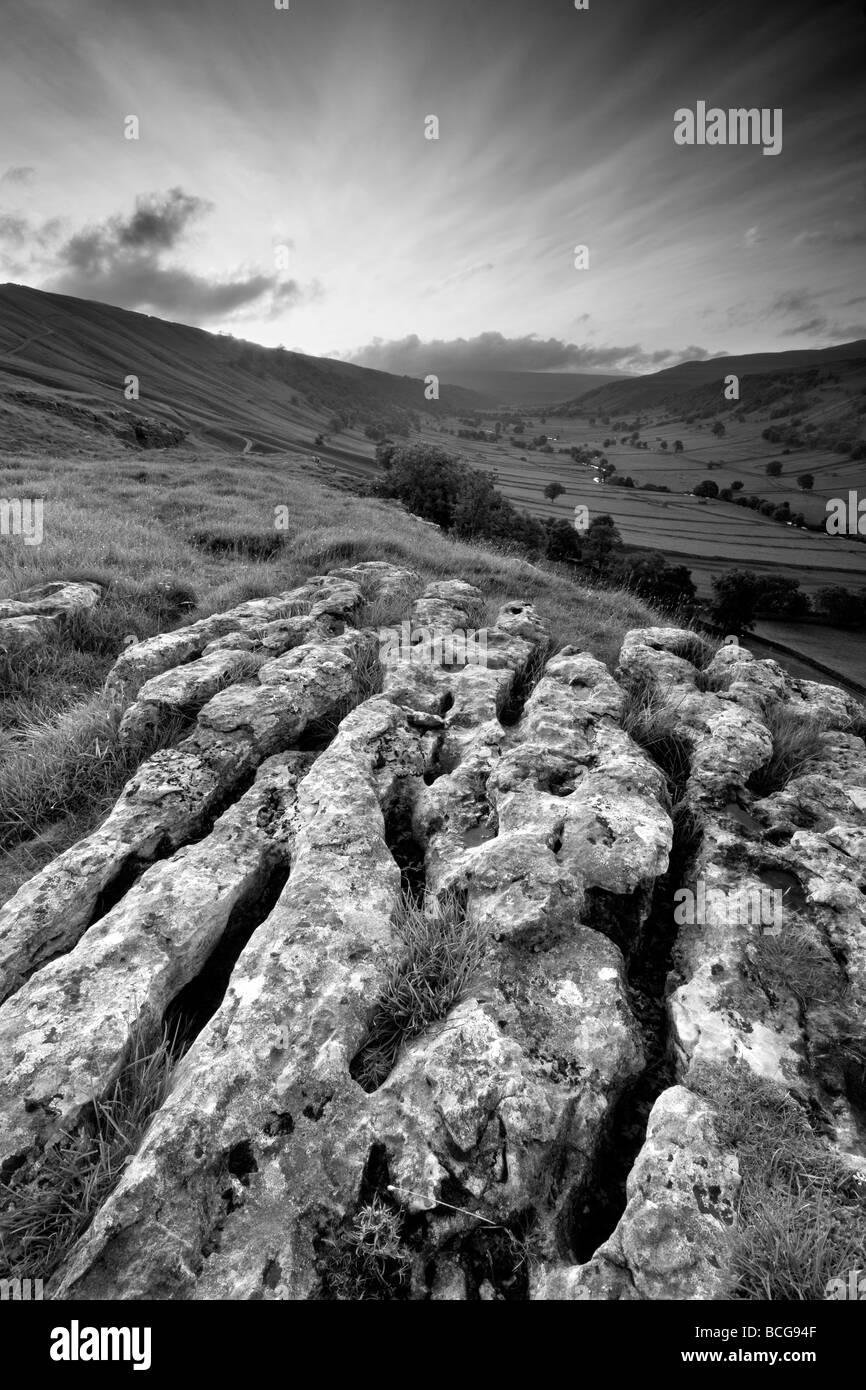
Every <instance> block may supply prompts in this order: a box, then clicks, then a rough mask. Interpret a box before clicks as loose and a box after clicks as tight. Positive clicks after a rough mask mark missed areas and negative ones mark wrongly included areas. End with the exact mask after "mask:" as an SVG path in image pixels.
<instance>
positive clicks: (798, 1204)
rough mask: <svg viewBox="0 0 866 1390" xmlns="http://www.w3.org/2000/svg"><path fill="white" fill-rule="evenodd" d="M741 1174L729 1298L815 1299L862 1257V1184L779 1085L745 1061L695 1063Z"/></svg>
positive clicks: (697, 1084) (865, 1205) (696, 1081)
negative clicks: (734, 1063) (833, 1280)
mask: <svg viewBox="0 0 866 1390" xmlns="http://www.w3.org/2000/svg"><path fill="white" fill-rule="evenodd" d="M691 1084H692V1085H693V1087H694V1089H696V1090H697V1091H698V1092H699V1093H701V1094H702V1095H704V1096H705V1097H706V1098H707V1099H708V1100H709V1101H710V1103H711V1104H712V1105H713V1106H714V1107H715V1109H716V1112H717V1118H716V1130H717V1133H718V1136H719V1139H720V1141H721V1142H722V1144H724V1145H725V1146H727V1147H731V1148H733V1149H734V1150H735V1151H736V1153H737V1158H738V1161H739V1166H740V1173H741V1175H742V1187H741V1190H740V1196H739V1204H738V1225H737V1237H736V1242H737V1243H736V1246H735V1251H734V1258H733V1276H734V1281H735V1282H734V1286H733V1288H732V1290H731V1293H730V1295H729V1296H730V1297H732V1298H737V1299H750V1300H751V1299H757V1300H772V1301H780V1302H800V1301H803V1300H807V1301H810V1302H813V1301H820V1300H823V1299H825V1298H826V1297H827V1286H828V1283H829V1281H830V1280H831V1279H835V1278H837V1277H839V1276H840V1275H843V1276H844V1275H845V1274H846V1273H847V1271H849V1270H851V1269H857V1268H859V1267H860V1266H861V1265H862V1260H863V1251H864V1249H866V1184H864V1183H863V1182H862V1181H858V1180H857V1177H856V1176H855V1175H854V1173H853V1172H852V1170H851V1169H850V1168H848V1167H846V1166H845V1164H844V1163H843V1162H842V1161H841V1160H840V1159H839V1158H838V1157H837V1156H836V1154H835V1153H834V1152H833V1151H832V1150H831V1149H830V1148H829V1147H828V1146H827V1145H825V1144H824V1143H822V1142H821V1140H820V1139H819V1138H818V1137H817V1136H816V1135H815V1133H814V1132H813V1130H812V1129H811V1127H810V1125H809V1123H808V1121H807V1119H806V1117H805V1115H804V1113H803V1111H802V1110H801V1109H800V1107H799V1105H797V1103H796V1101H794V1100H793V1099H792V1097H791V1096H789V1095H788V1094H787V1092H786V1091H784V1090H783V1089H782V1087H780V1086H777V1085H775V1084H774V1083H773V1082H771V1081H766V1080H764V1079H763V1078H761V1077H758V1076H756V1075H755V1074H754V1073H753V1072H752V1071H750V1069H749V1068H748V1067H746V1066H743V1065H742V1064H739V1065H737V1066H731V1067H726V1068H722V1067H715V1066H710V1065H708V1064H703V1065H702V1066H699V1067H697V1068H695V1069H694V1071H693V1073H692V1078H691Z"/></svg>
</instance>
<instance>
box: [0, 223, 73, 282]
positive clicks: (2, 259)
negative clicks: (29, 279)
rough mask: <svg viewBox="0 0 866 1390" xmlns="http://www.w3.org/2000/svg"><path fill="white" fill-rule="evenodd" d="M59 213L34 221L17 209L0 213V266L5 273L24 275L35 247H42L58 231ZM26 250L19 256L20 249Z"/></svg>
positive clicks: (49, 241)
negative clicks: (38, 221) (43, 220)
mask: <svg viewBox="0 0 866 1390" xmlns="http://www.w3.org/2000/svg"><path fill="white" fill-rule="evenodd" d="M61 225H62V224H61V221H60V218H59V217H50V218H49V219H48V220H47V221H46V222H42V223H37V222H33V221H31V219H30V218H29V217H24V216H22V215H21V214H20V213H15V212H11V213H0V267H2V269H3V272H4V274H7V275H14V276H18V275H24V274H26V273H27V272H28V270H29V269H30V266H31V265H32V264H33V261H34V256H33V252H34V250H40V251H44V250H45V249H46V248H47V247H48V246H50V245H51V243H52V242H53V241H55V240H56V239H57V237H58V236H59V235H60V229H61ZM24 251H26V253H27V254H26V255H25V256H24V257H23V258H22V256H21V254H20V253H21V252H24Z"/></svg>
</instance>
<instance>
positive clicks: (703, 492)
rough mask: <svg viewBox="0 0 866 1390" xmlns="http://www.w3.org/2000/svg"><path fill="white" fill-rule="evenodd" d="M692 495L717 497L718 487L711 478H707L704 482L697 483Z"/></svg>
mask: <svg viewBox="0 0 866 1390" xmlns="http://www.w3.org/2000/svg"><path fill="white" fill-rule="evenodd" d="M694 494H695V497H718V495H719V485H718V483H714V482H713V481H712V479H711V478H707V479H706V481H705V482H703V483H698V485H697V487H696V488H695V489H694Z"/></svg>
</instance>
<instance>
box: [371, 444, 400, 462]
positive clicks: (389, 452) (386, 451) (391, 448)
mask: <svg viewBox="0 0 866 1390" xmlns="http://www.w3.org/2000/svg"><path fill="white" fill-rule="evenodd" d="M396 452H397V445H396V444H395V443H394V441H393V439H381V440H380V441H379V443H378V444H377V445H376V462H377V463H378V464H379V465H380V467H382V468H390V467H391V462H392V460H393V458H394V455H395V454H396Z"/></svg>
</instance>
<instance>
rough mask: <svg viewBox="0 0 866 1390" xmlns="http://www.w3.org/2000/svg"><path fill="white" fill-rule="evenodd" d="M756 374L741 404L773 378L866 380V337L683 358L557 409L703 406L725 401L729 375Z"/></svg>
mask: <svg viewBox="0 0 866 1390" xmlns="http://www.w3.org/2000/svg"><path fill="white" fill-rule="evenodd" d="M730 375H734V376H738V377H740V378H743V377H746V378H758V380H757V381H754V380H752V381H750V383H749V388H748V389H743V388H742V386H741V389H740V402H741V404H744V405H748V400H749V391H750V390H751V391H752V394H753V395H754V393H755V392H756V391H759V390H763V389H764V388H766V386H767V385H768V384H770V383H775V382H777V381H781V382H782V383H785V382H787V383H788V384H789V385H791V386H796V384H797V383H798V382H800V383H802V384H803V385H807V384H808V383H809V382H812V381H818V380H820V379H830V378H838V379H839V380H840V381H844V382H846V383H849V384H850V385H851V386H852V387H855V388H856V387H862V386H864V385H866V338H861V339H859V340H858V341H857V342H853V343H842V344H840V345H839V346H837V347H829V348H811V349H802V350H796V351H792V352H756V353H741V354H739V355H738V356H732V357H712V358H708V359H706V360H703V361H697V362H682V363H680V365H679V366H677V367H666V368H665V369H664V371H661V372H652V373H651V374H650V375H648V376H641V377H631V378H628V379H626V380H620V381H615V382H608V383H607V384H605V385H603V386H599V387H598V388H597V389H595V390H589V391H586V392H580V393H578V394H577V395H576V396H575V397H574V398H573V399H572V400H569V401H566V402H565V403H564V404H562V405H561V406H560V407H559V409H558V410H557V411H556V413H557V414H562V415H565V416H569V415H587V414H588V415H596V414H598V415H601V414H610V413H611V412H620V411H629V412H631V411H638V410H659V409H663V408H665V409H675V410H683V409H687V408H689V407H691V408H693V409H700V408H701V407H706V406H707V405H715V406H716V407H717V408H719V409H721V408H722V407H724V406H725V405H726V404H728V403H727V402H725V400H724V396H723V390H724V382H725V377H727V376H730Z"/></svg>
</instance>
